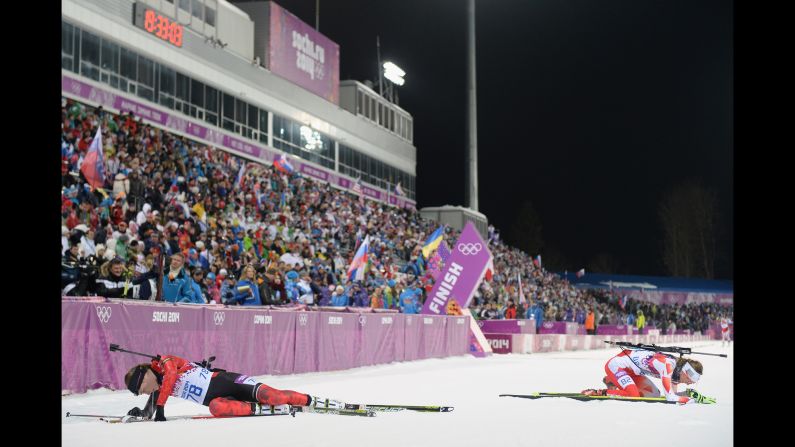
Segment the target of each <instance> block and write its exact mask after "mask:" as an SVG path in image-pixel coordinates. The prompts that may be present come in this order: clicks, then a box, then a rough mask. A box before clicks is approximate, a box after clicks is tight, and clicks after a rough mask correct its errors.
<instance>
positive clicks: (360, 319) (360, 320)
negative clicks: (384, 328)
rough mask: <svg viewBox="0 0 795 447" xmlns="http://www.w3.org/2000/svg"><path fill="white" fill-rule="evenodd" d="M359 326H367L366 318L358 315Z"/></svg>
mask: <svg viewBox="0 0 795 447" xmlns="http://www.w3.org/2000/svg"><path fill="white" fill-rule="evenodd" d="M359 324H361V325H362V326H364V325H365V324H367V317H365V316H364V314H359Z"/></svg>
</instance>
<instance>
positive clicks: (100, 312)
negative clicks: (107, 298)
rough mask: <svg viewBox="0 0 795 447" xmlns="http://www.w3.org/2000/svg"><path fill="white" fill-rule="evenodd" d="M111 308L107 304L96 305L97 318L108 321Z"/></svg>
mask: <svg viewBox="0 0 795 447" xmlns="http://www.w3.org/2000/svg"><path fill="white" fill-rule="evenodd" d="M111 312H112V311H111V308H110V307H109V306H97V318H99V321H101V322H103V323H107V322H108V321H110V314H111Z"/></svg>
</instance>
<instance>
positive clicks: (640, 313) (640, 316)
mask: <svg viewBox="0 0 795 447" xmlns="http://www.w3.org/2000/svg"><path fill="white" fill-rule="evenodd" d="M635 326H636V327H637V328H638V333H641V331H642V330H643V328H644V327H646V317H645V316H644V315H643V311H642V310H640V309H638V319H637V320H636V321H635Z"/></svg>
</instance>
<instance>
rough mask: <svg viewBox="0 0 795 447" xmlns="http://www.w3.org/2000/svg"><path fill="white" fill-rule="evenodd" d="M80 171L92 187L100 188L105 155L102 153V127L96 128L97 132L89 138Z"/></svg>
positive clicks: (103, 177) (102, 183)
mask: <svg viewBox="0 0 795 447" xmlns="http://www.w3.org/2000/svg"><path fill="white" fill-rule="evenodd" d="M80 172H82V173H83V175H84V176H85V177H86V180H88V184H89V185H91V188H92V189H96V188H101V187H102V186H103V185H104V184H105V157H104V156H103V155H102V127H101V126H100V127H98V128H97V134H96V135H95V136H94V139H93V140H91V146H89V148H88V153H87V154H86V157H85V158H84V159H83V164H82V165H81V166H80Z"/></svg>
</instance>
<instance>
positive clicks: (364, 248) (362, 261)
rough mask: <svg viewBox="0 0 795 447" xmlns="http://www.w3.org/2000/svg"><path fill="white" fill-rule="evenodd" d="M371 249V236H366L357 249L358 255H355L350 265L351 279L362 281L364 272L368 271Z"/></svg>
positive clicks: (349, 277) (349, 273) (349, 275)
mask: <svg viewBox="0 0 795 447" xmlns="http://www.w3.org/2000/svg"><path fill="white" fill-rule="evenodd" d="M369 250H370V236H365V238H364V241H362V243H361V244H360V245H359V249H358V250H356V256H354V257H353V261H352V262H351V266H350V267H348V280H349V281H362V280H364V274H365V272H366V271H367V259H368V256H367V252H368V251H369Z"/></svg>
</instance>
